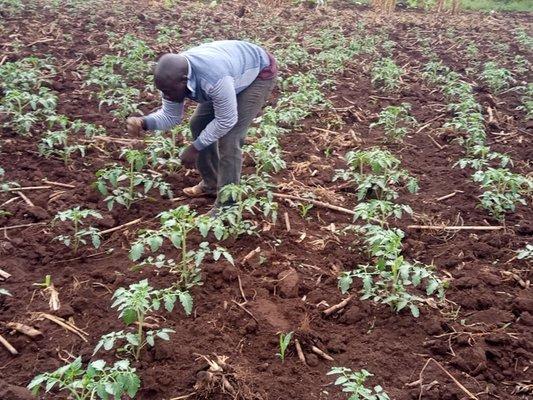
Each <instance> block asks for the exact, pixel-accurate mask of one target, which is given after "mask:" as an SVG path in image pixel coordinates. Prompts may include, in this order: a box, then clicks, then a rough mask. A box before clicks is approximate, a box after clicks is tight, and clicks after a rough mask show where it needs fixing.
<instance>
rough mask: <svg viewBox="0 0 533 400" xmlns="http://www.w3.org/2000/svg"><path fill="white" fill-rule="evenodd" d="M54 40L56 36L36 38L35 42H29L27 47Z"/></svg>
mask: <svg viewBox="0 0 533 400" xmlns="http://www.w3.org/2000/svg"><path fill="white" fill-rule="evenodd" d="M54 40H56V38H46V39H39V40H36V41H34V42H31V43H29V44H27V45H26V46H25V47H31V46H33V45H36V44H40V43H47V42H53V41H54Z"/></svg>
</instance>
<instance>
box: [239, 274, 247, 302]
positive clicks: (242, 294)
mask: <svg viewBox="0 0 533 400" xmlns="http://www.w3.org/2000/svg"><path fill="white" fill-rule="evenodd" d="M237 280H238V281H239V290H240V291H241V296H242V299H243V300H244V303H248V299H247V298H246V295H245V294H244V289H243V288H242V281H241V276H240V275H237Z"/></svg>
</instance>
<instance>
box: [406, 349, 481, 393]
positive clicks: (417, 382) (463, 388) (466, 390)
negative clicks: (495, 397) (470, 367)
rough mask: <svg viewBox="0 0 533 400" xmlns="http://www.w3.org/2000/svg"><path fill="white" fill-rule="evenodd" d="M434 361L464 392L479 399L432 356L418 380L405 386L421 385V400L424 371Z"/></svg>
mask: <svg viewBox="0 0 533 400" xmlns="http://www.w3.org/2000/svg"><path fill="white" fill-rule="evenodd" d="M431 361H433V362H434V363H435V364H437V366H438V367H439V368H440V369H441V371H442V372H444V373H445V374H446V375H447V376H448V377H449V378H450V379H451V380H452V381H453V382H454V383H455V384H456V385H457V386H458V387H459V389H461V390H462V391H463V392H464V393H466V395H467V396H468V397H469V398H471V399H473V400H479V399H478V398H477V397H476V396H475V395H474V394H473V393H472V392H471V391H469V390H468V389H467V388H465V387H464V386H463V385H462V384H461V382H459V381H458V380H457V379H455V378H454V376H453V375H452V374H450V373H449V372H448V371H446V369H445V368H444V367H443V366H442V365H441V364H440V363H439V362H438V361H437V360H435V359H434V358H430V359H428V360H427V361H426V364H425V365H424V367H423V368H422V370H421V371H420V374H418V378H419V379H418V380H417V381H415V382H411V383H408V384H406V385H405V386H407V387H413V386H416V385H417V384H419V385H420V394H419V396H418V399H419V400H420V399H421V398H422V390H423V388H422V383H423V375H424V371H425V370H426V368H427V366H428V365H429V363H430V362H431Z"/></svg>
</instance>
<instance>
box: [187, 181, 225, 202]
mask: <svg viewBox="0 0 533 400" xmlns="http://www.w3.org/2000/svg"><path fill="white" fill-rule="evenodd" d="M183 193H184V194H185V195H186V196H187V197H193V198H195V197H216V196H217V194H216V192H215V191H210V190H209V191H207V190H205V188H204V184H203V182H200V183H199V184H198V185H195V186H191V187H188V188H185V189H183Z"/></svg>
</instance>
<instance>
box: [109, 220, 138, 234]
mask: <svg viewBox="0 0 533 400" xmlns="http://www.w3.org/2000/svg"><path fill="white" fill-rule="evenodd" d="M142 220H143V219H142V217H141V218H137V219H134V220H133V221H130V222H126V223H125V224H122V225H119V226H115V227H114V228H110V229H106V230H104V231H100V235H106V234H108V233H111V232H115V231H118V230H120V229H123V228H126V227H128V226H131V225H135V224H138V223H139V222H141V221H142Z"/></svg>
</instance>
